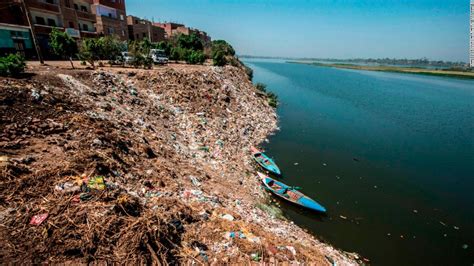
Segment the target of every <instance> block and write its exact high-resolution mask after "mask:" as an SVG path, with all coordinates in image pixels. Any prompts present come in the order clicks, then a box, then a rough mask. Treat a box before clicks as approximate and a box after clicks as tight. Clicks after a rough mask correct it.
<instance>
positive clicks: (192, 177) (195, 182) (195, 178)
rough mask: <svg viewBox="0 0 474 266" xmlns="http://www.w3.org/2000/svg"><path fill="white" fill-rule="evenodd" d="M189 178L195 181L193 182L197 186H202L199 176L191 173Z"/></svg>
mask: <svg viewBox="0 0 474 266" xmlns="http://www.w3.org/2000/svg"><path fill="white" fill-rule="evenodd" d="M189 179H191V182H193V184H194V185H195V186H196V187H200V186H201V182H199V181H198V179H197V177H195V176H192V175H190V176H189Z"/></svg>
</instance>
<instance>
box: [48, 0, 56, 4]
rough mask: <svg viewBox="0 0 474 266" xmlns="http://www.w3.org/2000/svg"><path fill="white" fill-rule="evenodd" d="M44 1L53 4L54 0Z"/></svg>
mask: <svg viewBox="0 0 474 266" xmlns="http://www.w3.org/2000/svg"><path fill="white" fill-rule="evenodd" d="M46 3H48V4H55V3H54V0H46Z"/></svg>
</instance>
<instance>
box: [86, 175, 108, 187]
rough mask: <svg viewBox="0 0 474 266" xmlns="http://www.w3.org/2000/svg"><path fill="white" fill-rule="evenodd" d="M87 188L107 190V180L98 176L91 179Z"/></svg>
mask: <svg viewBox="0 0 474 266" xmlns="http://www.w3.org/2000/svg"><path fill="white" fill-rule="evenodd" d="M87 187H88V188H90V189H97V190H104V189H105V180H104V177H103V176H96V177H93V178H90V179H89V181H88V182H87Z"/></svg>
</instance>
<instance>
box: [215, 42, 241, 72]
mask: <svg viewBox="0 0 474 266" xmlns="http://www.w3.org/2000/svg"><path fill="white" fill-rule="evenodd" d="M211 58H212V63H213V65H215V66H225V65H227V64H231V65H234V66H236V65H239V62H238V60H237V59H236V58H235V50H234V48H233V47H232V46H231V45H230V44H229V43H227V42H226V41H224V40H215V41H212V45H211Z"/></svg>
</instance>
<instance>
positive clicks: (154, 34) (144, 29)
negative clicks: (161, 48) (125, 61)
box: [127, 16, 166, 42]
mask: <svg viewBox="0 0 474 266" xmlns="http://www.w3.org/2000/svg"><path fill="white" fill-rule="evenodd" d="M127 25H128V37H129V39H130V40H142V39H145V38H148V39H149V40H150V41H151V42H161V41H164V40H165V35H166V33H165V30H164V29H163V28H161V27H158V26H155V25H153V23H152V22H151V21H148V20H145V19H141V18H138V17H135V16H127Z"/></svg>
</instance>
